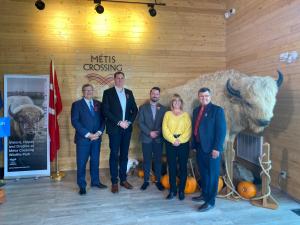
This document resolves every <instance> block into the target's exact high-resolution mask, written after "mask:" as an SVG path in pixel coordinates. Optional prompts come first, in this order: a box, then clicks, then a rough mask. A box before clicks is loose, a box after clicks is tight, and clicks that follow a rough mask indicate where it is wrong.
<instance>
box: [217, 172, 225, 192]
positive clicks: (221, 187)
mask: <svg viewBox="0 0 300 225" xmlns="http://www.w3.org/2000/svg"><path fill="white" fill-rule="evenodd" d="M223 186H224V181H223V179H222V177H221V176H220V177H219V182H218V193H219V192H220V191H221V190H222V189H223Z"/></svg>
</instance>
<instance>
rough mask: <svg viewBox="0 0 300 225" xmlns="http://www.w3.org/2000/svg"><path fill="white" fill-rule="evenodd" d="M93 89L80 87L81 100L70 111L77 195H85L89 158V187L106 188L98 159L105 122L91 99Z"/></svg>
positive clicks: (96, 102)
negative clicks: (74, 151) (101, 178)
mask: <svg viewBox="0 0 300 225" xmlns="http://www.w3.org/2000/svg"><path fill="white" fill-rule="evenodd" d="M93 91H94V88H93V86H92V85H91V84H85V85H83V86H82V94H83V98H82V99H80V100H78V101H76V102H74V103H73V104H72V109H71V122H72V125H73V127H74V128H75V130H76V132H75V138H74V142H75V144H76V163H77V184H78V186H79V194H80V195H84V194H86V181H85V169H86V163H87V161H88V158H89V157H90V175H91V186H92V187H93V186H94V187H98V188H101V189H102V188H106V185H104V184H102V183H101V182H100V178H99V158H100V146H101V136H102V133H103V131H104V127H105V121H104V118H103V115H102V107H101V106H102V105H101V102H100V101H97V100H95V99H93Z"/></svg>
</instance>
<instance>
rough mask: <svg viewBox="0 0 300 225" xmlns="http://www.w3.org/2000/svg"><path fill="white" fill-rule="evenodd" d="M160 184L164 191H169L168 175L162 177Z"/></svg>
mask: <svg viewBox="0 0 300 225" xmlns="http://www.w3.org/2000/svg"><path fill="white" fill-rule="evenodd" d="M160 182H161V183H162V185H163V186H164V188H165V189H170V183H169V175H168V174H166V175H163V176H162V178H161V180H160Z"/></svg>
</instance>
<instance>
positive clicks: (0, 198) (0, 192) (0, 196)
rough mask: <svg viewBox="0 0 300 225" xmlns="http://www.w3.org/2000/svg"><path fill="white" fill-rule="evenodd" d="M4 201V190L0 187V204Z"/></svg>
mask: <svg viewBox="0 0 300 225" xmlns="http://www.w3.org/2000/svg"><path fill="white" fill-rule="evenodd" d="M4 202H5V191H4V190H3V189H0V204H2V203H4Z"/></svg>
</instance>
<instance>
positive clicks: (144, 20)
mask: <svg viewBox="0 0 300 225" xmlns="http://www.w3.org/2000/svg"><path fill="white" fill-rule="evenodd" d="M34 2H35V1H27V0H1V7H0V27H1V29H0V74H1V79H0V87H1V90H3V79H2V76H3V74H48V73H49V63H50V59H51V58H53V59H54V60H55V65H56V71H57V73H58V79H59V85H60V90H61V95H62V100H63V112H62V114H61V115H60V118H59V124H60V127H61V150H60V153H59V165H60V169H61V170H69V169H75V168H76V166H75V145H74V144H73V135H74V129H73V128H72V126H71V123H70V107H71V103H72V102H73V101H75V100H76V99H78V98H80V96H81V86H82V84H83V83H86V82H88V79H87V78H86V77H85V75H86V74H87V72H86V71H84V70H83V64H85V63H89V62H90V57H91V55H93V56H98V55H106V56H112V55H114V56H116V59H117V63H121V64H122V66H123V70H124V71H125V73H126V76H127V82H126V85H127V87H128V88H130V89H132V90H133V92H134V94H135V96H136V99H137V103H138V104H141V103H142V102H144V101H145V99H147V98H148V92H149V89H150V88H151V87H152V86H154V85H155V86H160V87H161V88H162V89H164V88H166V87H170V86H175V85H178V84H180V83H183V82H184V81H186V80H188V79H190V78H193V77H196V76H197V75H199V74H200V73H205V72H214V71H216V70H220V69H224V68H225V66H226V59H225V21H224V17H223V13H224V9H225V3H224V2H223V1H222V0H197V1H192V0H189V1H181V0H164V1H163V2H164V3H166V4H167V6H165V7H156V9H157V16H156V17H154V18H152V17H150V16H149V14H148V8H147V6H145V5H138V4H117V3H109V2H104V3H103V5H104V7H105V12H104V14H102V15H98V14H96V12H95V10H94V6H95V5H94V3H93V1H87V0H75V1H69V0H60V1H53V0H52V1H45V2H46V8H45V10H43V11H38V10H37V9H36V8H35V6H34ZM109 72H110V73H112V72H111V71H109ZM98 74H100V75H103V76H106V75H107V73H101V72H99V73H98ZM92 84H94V86H95V87H96V96H98V97H99V98H100V99H101V98H102V92H103V90H104V89H105V88H107V87H108V86H101V85H99V84H98V83H96V82H92ZM137 136H138V135H137V129H135V132H134V136H133V140H132V143H131V146H130V148H131V155H132V156H133V157H140V156H141V149H140V144H139V142H138V137H137ZM108 156H109V151H108V139H107V137H106V135H105V138H104V140H103V144H102V153H101V167H108Z"/></svg>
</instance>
